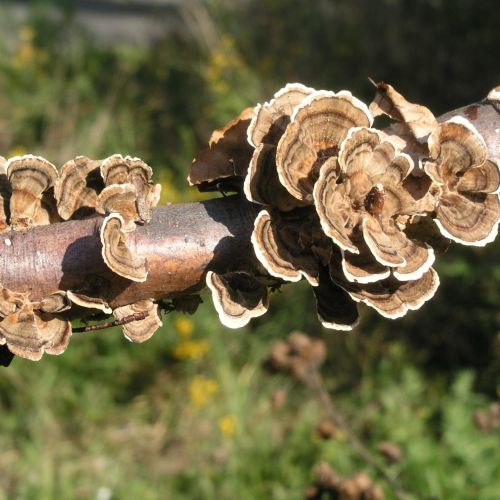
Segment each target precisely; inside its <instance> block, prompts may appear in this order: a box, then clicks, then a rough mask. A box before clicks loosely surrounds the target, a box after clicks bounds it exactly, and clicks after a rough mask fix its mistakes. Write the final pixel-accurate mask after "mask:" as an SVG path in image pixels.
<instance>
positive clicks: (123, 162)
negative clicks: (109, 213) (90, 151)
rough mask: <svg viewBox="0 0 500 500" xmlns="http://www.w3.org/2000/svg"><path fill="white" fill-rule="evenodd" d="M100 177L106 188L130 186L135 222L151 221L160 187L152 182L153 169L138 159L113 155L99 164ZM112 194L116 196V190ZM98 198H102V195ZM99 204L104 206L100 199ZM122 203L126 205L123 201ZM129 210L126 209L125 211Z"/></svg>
mask: <svg viewBox="0 0 500 500" xmlns="http://www.w3.org/2000/svg"><path fill="white" fill-rule="evenodd" d="M101 175H102V178H103V180H104V183H105V185H106V188H108V187H110V186H113V185H117V184H118V185H121V184H125V185H127V184H131V185H132V186H133V187H134V188H135V193H136V200H135V204H136V210H137V220H138V221H140V222H149V221H150V220H151V217H152V212H151V210H152V208H154V207H155V206H156V205H157V203H158V201H159V199H160V190H161V185H160V184H154V183H153V182H152V178H153V169H152V168H151V167H150V166H149V165H148V164H146V163H145V162H143V161H142V160H141V159H140V158H132V157H131V156H125V157H124V156H122V155H121V154H114V155H112V156H110V157H108V158H106V159H105V160H103V162H102V163H101ZM106 188H105V189H106ZM113 193H114V195H115V196H117V190H116V189H115V191H114V192H113ZM99 196H100V197H102V193H101V194H100V195H99ZM125 198H127V200H128V198H129V197H128V196H127V195H125ZM98 203H99V200H98ZM100 203H101V205H105V202H104V201H103V200H102V199H101V200H100ZM124 203H125V205H127V202H125V200H124ZM129 210H130V209H127V211H129ZM116 211H119V210H116ZM101 213H102V212H101Z"/></svg>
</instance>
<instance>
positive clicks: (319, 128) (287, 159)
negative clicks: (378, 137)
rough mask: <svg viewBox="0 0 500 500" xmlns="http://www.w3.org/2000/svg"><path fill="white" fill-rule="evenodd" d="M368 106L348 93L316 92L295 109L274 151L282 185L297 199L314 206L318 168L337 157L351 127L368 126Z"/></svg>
mask: <svg viewBox="0 0 500 500" xmlns="http://www.w3.org/2000/svg"><path fill="white" fill-rule="evenodd" d="M372 123H373V117H372V114H371V113H370V111H369V110H368V108H367V106H366V105H365V104H364V103H363V102H361V101H360V100H359V99H357V98H356V97H354V96H353V95H352V94H351V93H350V92H348V91H345V90H342V91H340V92H338V93H335V92H330V91H325V90H318V91H316V92H313V93H312V94H310V95H308V96H307V97H306V98H305V99H303V100H302V102H301V103H300V104H299V105H298V106H297V107H296V108H295V109H294V111H293V114H292V116H291V121H290V124H289V125H288V126H287V128H286V130H285V133H284V134H283V135H282V136H281V139H280V141H279V143H278V147H277V150H276V167H277V171H278V176H279V179H280V182H281V184H282V185H283V186H284V187H285V188H286V189H287V191H288V192H289V193H290V194H291V195H292V196H293V197H295V198H296V199H297V200H301V201H305V202H308V204H310V205H312V204H313V188H314V183H315V182H316V179H317V178H318V174H319V170H320V168H321V166H322V165H323V164H324V163H325V162H327V161H328V160H329V159H331V158H333V157H336V156H337V155H338V153H339V149H340V145H341V143H342V141H343V140H344V139H345V138H346V136H347V134H348V132H349V130H350V129H352V128H353V127H361V126H363V127H370V126H371V125H372Z"/></svg>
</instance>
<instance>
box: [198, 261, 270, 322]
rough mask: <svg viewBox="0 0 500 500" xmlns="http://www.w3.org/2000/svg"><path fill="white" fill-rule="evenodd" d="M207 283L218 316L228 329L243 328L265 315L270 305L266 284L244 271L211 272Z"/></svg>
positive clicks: (208, 274)
mask: <svg viewBox="0 0 500 500" xmlns="http://www.w3.org/2000/svg"><path fill="white" fill-rule="evenodd" d="M206 283H207V286H208V288H209V289H210V291H211V292H212V300H213V303H214V306H215V310H216V311H217V313H218V315H219V319H220V321H221V323H222V324H223V325H224V326H227V327H228V328H241V327H242V326H245V325H246V324H247V323H248V322H249V321H250V319H252V318H255V317H258V316H262V315H263V314H264V313H265V312H266V311H267V308H268V306H269V295H268V290H267V287H266V286H264V285H263V284H261V283H260V282H259V281H257V280H256V279H255V278H253V277H252V276H250V275H249V274H247V273H244V272H231V273H225V274H222V275H220V274H216V273H214V272H212V271H208V273H207V277H206Z"/></svg>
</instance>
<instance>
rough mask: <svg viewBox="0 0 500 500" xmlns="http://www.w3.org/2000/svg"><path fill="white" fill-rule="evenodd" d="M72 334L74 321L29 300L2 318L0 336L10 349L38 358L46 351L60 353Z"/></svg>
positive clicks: (28, 356) (33, 359)
mask: <svg viewBox="0 0 500 500" xmlns="http://www.w3.org/2000/svg"><path fill="white" fill-rule="evenodd" d="M70 336H71V323H70V322H69V321H66V320H63V319H60V318H56V317H54V316H52V315H50V314H44V313H39V312H36V311H34V310H33V306H32V304H30V303H29V302H28V301H26V302H25V303H24V304H23V305H22V306H21V307H20V308H18V309H17V310H16V312H14V313H12V314H10V315H9V316H7V317H6V318H5V319H3V320H2V321H0V338H3V340H4V342H5V343H6V344H7V347H8V348H9V350H10V352H11V353H12V354H16V355H17V356H20V357H22V358H26V359H30V360H32V361H38V360H39V359H41V357H42V356H43V353H44V352H46V353H47V354H61V353H63V352H64V351H65V350H66V347H67V345H68V342H69V338H70Z"/></svg>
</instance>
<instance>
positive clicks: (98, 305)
mask: <svg viewBox="0 0 500 500" xmlns="http://www.w3.org/2000/svg"><path fill="white" fill-rule="evenodd" d="M66 295H67V297H68V299H69V300H70V301H71V302H72V303H73V304H76V305H77V306H80V307H83V308H84V309H96V310H98V311H102V312H103V313H105V314H111V312H112V310H111V307H109V304H108V303H107V302H106V301H105V300H104V299H101V298H100V297H91V296H89V295H87V294H85V293H79V292H75V291H72V290H68V291H67V292H66Z"/></svg>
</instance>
